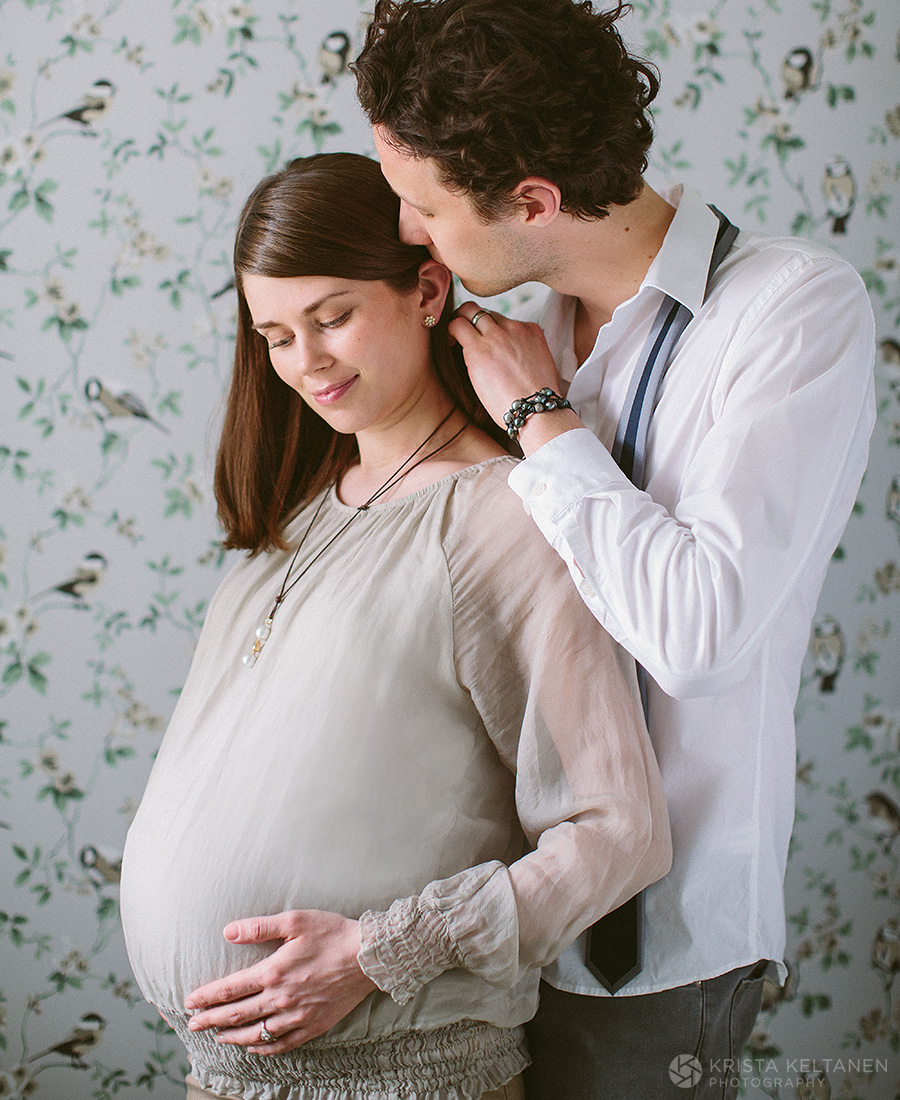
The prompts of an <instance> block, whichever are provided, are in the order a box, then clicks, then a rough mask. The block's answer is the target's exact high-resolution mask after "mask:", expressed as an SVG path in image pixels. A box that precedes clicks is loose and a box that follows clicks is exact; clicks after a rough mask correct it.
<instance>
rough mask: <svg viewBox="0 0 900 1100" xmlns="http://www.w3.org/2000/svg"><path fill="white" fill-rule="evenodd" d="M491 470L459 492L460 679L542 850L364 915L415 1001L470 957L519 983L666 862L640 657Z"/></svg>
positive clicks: (476, 965)
mask: <svg viewBox="0 0 900 1100" xmlns="http://www.w3.org/2000/svg"><path fill="white" fill-rule="evenodd" d="M507 472H508V470H507V467H506V465H505V464H493V466H489V467H487V468H485V469H484V470H483V471H482V472H481V473H480V474H479V476H478V477H477V478H475V479H473V480H472V481H471V482H470V483H469V484H468V485H467V490H468V491H466V492H457V493H456V494H455V495H454V496H453V497H452V498H451V501H450V504H449V506H448V511H447V514H446V517H445V536H444V550H445V554H446V558H447V563H448V569H449V574H450V583H451V586H452V591H453V603H454V651H455V662H456V670H457V676H458V679H459V683H460V684H461V686H462V687H463V688H464V689H465V690H466V691H468V692H469V694H470V695H471V698H472V700H473V702H474V704H475V706H476V707H477V709H478V711H479V713H480V715H481V718H482V721H483V722H484V726H485V729H486V730H487V733H488V735H489V737H490V738H491V740H492V741H493V743H494V745H495V746H496V748H497V751H498V753H499V754H500V757H501V758H502V760H503V761H504V763H505V764H506V765H507V766H508V767H509V768H510V770H511V771H513V772H514V773H515V776H516V787H515V790H516V808H517V811H518V816H519V820H520V822H521V825H522V829H523V832H524V834H525V837H526V839H527V842H528V845H529V847H530V850H529V851H528V852H527V853H526V854H525V855H524V856H523V857H522V858H521V859H519V860H517V861H516V862H515V863H513V864H512V865H511V866H509V867H507V866H505V865H504V864H502V863H500V862H497V861H492V862H488V863H483V864H480V865H478V866H475V867H471V868H468V869H467V870H465V871H462V872H460V873H459V874H457V875H453V876H451V877H450V878H446V879H442V880H440V881H436V882H432V883H430V884H429V885H428V886H427V887H426V888H425V889H424V890H423V891H422V893H421V894H420V895H418V896H415V897H410V898H403V899H399V900H398V901H395V902H394V903H393V905H391V907H390V908H389V909H388V910H387V911H385V912H380V913H373V912H367V913H364V914H363V916H362V918H361V921H360V924H361V933H362V949H361V951H360V955H359V961H360V964H361V965H362V968H363V970H364V971H365V972H366V974H368V975H369V977H370V978H371V979H372V980H373V981H374V982H375V983H376V984H377V985H378V986H379V988H381V989H382V990H384V991H385V992H387V993H389V994H390V995H391V996H392V997H393V998H394V1000H395V1001H398V1002H400V1003H403V1002H405V1001H407V1000H408V999H409V998H411V997H412V996H413V995H414V994H415V993H416V992H417V991H418V990H419V989H420V988H421V987H422V985H424V984H425V983H426V982H428V981H430V980H431V979H432V978H434V977H436V976H437V975H438V974H440V973H442V972H443V971H444V970H447V969H450V968H454V967H463V968H465V969H467V970H470V971H471V972H473V973H475V974H477V975H479V976H480V977H482V978H483V979H485V980H486V981H488V982H490V983H491V984H493V985H497V986H500V987H505V988H508V987H511V986H513V985H514V984H515V983H516V982H517V981H519V980H520V978H521V977H522V975H523V974H524V972H525V971H526V970H527V969H528V968H530V967H538V966H543V965H545V964H546V963H548V962H550V961H551V960H552V959H554V958H555V957H556V956H557V955H558V954H559V953H560V951H562V950H563V949H564V948H565V947H566V946H568V944H569V943H571V942H572V941H573V940H574V939H575V938H576V937H577V936H578V935H579V934H580V933H581V932H582V931H583V930H584V929H585V928H587V927H589V926H590V925H591V924H592V923H593V922H594V921H595V920H597V919H598V918H599V917H600V916H602V915H603V914H604V913H605V912H607V911H608V910H610V909H614V908H615V907H616V906H617V905H620V904H621V903H622V902H624V901H626V900H627V899H628V898H629V897H631V896H632V895H633V894H635V893H636V892H637V891H639V890H641V889H642V888H643V887H644V886H647V885H649V884H650V883H651V882H654V881H655V880H656V879H658V878H660V877H661V876H662V875H664V874H665V873H666V871H667V870H668V869H669V865H670V862H671V843H670V838H669V829H668V817H667V814H666V809H665V801H664V796H663V790H662V784H661V780H660V777H659V771H658V769H657V764H656V760H655V757H654V755H653V751H652V748H651V746H650V741H649V738H648V736H647V732H646V727H645V725H644V720H643V716H642V714H641V711H640V704H639V703H638V702H637V689H636V683H635V677H634V668H633V662H632V661H631V658H630V657H628V656H627V654H625V653H624V651H622V650H621V649H620V648H619V647H618V646H617V645H616V644H615V643H614V642H613V641H612V639H611V638H610V637H609V635H608V634H607V633H606V632H605V630H604V629H603V628H602V627H601V626H600V624H599V623H598V622H597V621H596V620H595V619H594V618H593V616H592V615H591V614H590V612H589V611H588V610H587V608H586V607H585V605H584V604H583V602H582V601H581V599H580V597H579V595H578V593H577V591H576V589H575V587H574V585H573V584H572V581H571V578H570V577H569V574H568V572H567V571H566V568H565V565H564V564H563V563H562V561H561V559H560V558H559V557H558V555H557V554H556V553H555V552H554V551H553V550H552V549H551V548H550V547H549V546H548V544H547V543H546V541H545V540H544V538H543V536H542V535H541V533H540V531H539V530H538V529H537V527H536V526H535V525H534V524H533V523H532V522H531V520H530V519H529V517H528V516H526V515H525V513H524V511H523V509H522V506H521V503H520V501H519V499H518V497H517V496H516V495H515V494H514V493H513V492H512V491H511V490H510V489H509V488H508V487H507V486H506V484H505V476H506V473H507Z"/></svg>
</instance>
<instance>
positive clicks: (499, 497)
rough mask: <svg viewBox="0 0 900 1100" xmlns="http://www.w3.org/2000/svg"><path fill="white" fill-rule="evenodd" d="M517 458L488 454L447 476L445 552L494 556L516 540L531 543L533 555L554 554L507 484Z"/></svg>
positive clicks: (465, 555) (461, 554) (506, 549)
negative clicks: (475, 463) (493, 456)
mask: <svg viewBox="0 0 900 1100" xmlns="http://www.w3.org/2000/svg"><path fill="white" fill-rule="evenodd" d="M518 461H519V460H518V459H516V458H513V457H512V456H511V455H502V456H498V457H496V458H490V459H487V460H486V461H484V462H480V463H478V464H477V465H474V466H469V467H468V468H466V469H465V470H460V471H459V473H458V474H456V475H455V477H454V478H453V479H452V481H453V485H452V489H451V492H450V493H449V494H448V497H447V507H446V511H445V519H444V549H445V552H446V553H447V554H448V556H449V555H452V556H456V557H463V558H468V557H470V556H476V557H485V558H490V557H500V556H503V555H504V554H506V553H507V552H508V551H509V550H510V549H511V548H514V547H522V546H528V547H534V548H535V552H536V553H537V554H538V555H543V554H544V553H547V554H550V555H554V556H555V552H554V551H553V550H552V548H551V547H550V545H549V544H548V543H547V542H546V540H545V539H544V536H543V535H542V534H541V532H540V531H539V529H538V527H537V525H536V524H535V522H534V520H533V519H532V518H531V516H530V515H529V514H528V513H527V512H526V511H525V507H524V505H523V503H522V500H521V498H520V497H519V496H518V494H517V493H515V492H514V490H513V489H511V488H510V486H509V482H508V479H509V475H510V473H511V472H512V470H513V469H514V468H515V467H516V465H517V464H518Z"/></svg>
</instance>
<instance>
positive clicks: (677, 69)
mask: <svg viewBox="0 0 900 1100" xmlns="http://www.w3.org/2000/svg"><path fill="white" fill-rule="evenodd" d="M369 7H370V5H369V4H368V3H367V2H366V0H333V2H331V3H329V4H327V5H325V4H320V3H315V2H314V0H277V2H272V3H265V4H264V3H262V2H261V0H248V2H246V3H236V2H232V0H163V2H162V3H158V4H149V3H140V2H139V0H94V2H92V3H82V2H80V0H0V391H2V394H3V403H2V408H3V432H2V435H0V486H2V493H3V500H4V503H5V507H4V509H3V513H2V515H0V1097H26V1096H38V1097H41V1096H43V1097H46V1098H47V1100H57V1098H60V1100H61V1098H62V1097H65V1098H66V1100H81V1098H85V1100H86V1098H88V1097H92V1098H97V1100H107V1098H109V1097H112V1096H119V1097H123V1098H125V1100H131V1098H137V1097H141V1096H145V1095H147V1094H149V1093H152V1094H153V1095H155V1096H157V1097H159V1098H160V1100H175V1098H179V1097H181V1096H183V1095H184V1088H183V1076H184V1073H185V1071H186V1068H187V1067H186V1064H185V1061H186V1060H185V1057H184V1054H183V1051H182V1049H181V1048H180V1046H179V1045H178V1044H177V1042H175V1040H174V1038H173V1037H172V1035H171V1033H170V1032H169V1031H168V1029H167V1027H166V1026H165V1024H164V1023H163V1022H162V1021H161V1020H160V1019H159V1018H158V1017H156V1016H155V1013H154V1012H153V1011H152V1010H151V1009H150V1008H149V1006H147V1005H146V1004H144V1003H143V1001H142V1000H141V997H140V994H139V991H138V990H137V988H136V986H135V984H134V981H133V979H132V978H131V975H130V971H129V968H128V963H127V959H126V956H125V952H124V945H123V942H122V936H121V931H120V926H119V916H118V891H117V886H118V874H119V864H120V860H121V854H122V847H123V843H124V837H125V831H126V829H127V826H128V823H129V821H130V819H131V816H132V815H133V813H134V810H135V808H136V805H137V802H138V800H139V799H140V795H141V791H142V789H143V786H144V783H145V782H146V778H147V775H148V773H149V769H150V766H151V764H152V761H153V757H154V754H155V752H156V750H157V748H158V746H159V741H160V738H161V736H162V732H163V730H164V727H165V724H166V721H167V718H168V715H169V714H170V713H171V710H172V707H173V705H174V701H175V698H176V696H177V693H178V690H179V688H180V685H181V684H182V683H183V679H184V675H185V672H186V669H187V666H188V663H189V661H190V657H191V652H192V649H193V646H194V643H195V641H196V637H197V634H198V631H199V628H200V625H201V623H202V621H203V616H204V613H205V609H206V606H207V602H208V600H209V598H210V596H211V594H212V592H213V590H214V589H215V586H216V584H217V582H218V580H219V578H220V576H221V572H222V569H223V567H224V565H225V555H224V554H223V553H222V551H221V550H220V548H219V546H218V543H217V537H218V530H217V527H216V523H215V516H214V506H213V502H212V498H211V488H210V486H211V461H212V454H213V452H214V445H215V438H216V432H217V425H218V418H219V417H220V415H221V395H222V390H223V386H224V384H225V381H226V379H227V376H228V370H229V366H230V357H231V351H232V339H233V328H234V312H235V301H234V294H233V290H232V289H231V287H230V252H231V245H232V235H233V231H234V224H235V220H236V216H237V213H238V211H239V208H240V205H241V203H242V202H243V199H244V197H245V196H246V194H247V193H248V192H249V190H250V189H251V187H252V186H253V185H254V184H255V183H256V181H257V180H258V179H259V177H260V176H261V175H263V174H264V173H266V172H270V171H272V170H275V169H277V168H278V167H279V166H280V165H281V164H282V163H283V162H284V161H285V160H286V159H288V158H290V157H293V156H297V155H306V154H309V153H313V152H316V151H319V150H337V149H352V150H356V151H359V152H364V153H371V152H372V142H371V138H370V135H369V131H368V128H367V126H366V125H365V122H364V120H363V118H362V117H361V115H360V112H359V110H358V108H357V106H356V102H355V97H354V89H353V80H352V76H350V75H349V74H348V73H347V72H346V64H347V61H348V60H349V59H350V58H351V57H352V56H353V53H354V52H355V50H356V49H357V48H358V46H359V44H360V42H361V39H362V35H363V33H364V28H365V25H366V15H365V11H366V9H367V8H369ZM623 29H624V32H625V36H626V38H627V39H628V40H629V42H630V43H631V44H632V45H633V47H634V48H635V49H637V50H638V52H641V53H643V54H644V55H645V56H646V57H648V58H650V59H651V60H653V61H654V62H655V63H656V64H657V65H658V67H659V68H660V71H661V75H662V81H663V90H662V93H661V95H660V97H659V101H658V104H657V106H656V109H655V118H656V124H657V139H656V143H655V145H654V149H653V156H652V163H651V169H650V179H651V182H652V183H654V185H657V186H665V185H667V184H669V183H673V182H681V181H683V182H685V183H686V184H688V185H690V186H694V187H697V188H698V189H700V190H702V191H703V193H704V195H705V197H706V198H707V199H708V200H709V201H715V202H716V203H717V204H718V205H719V206H720V207H721V208H722V209H723V210H725V211H726V212H727V213H728V214H729V216H731V217H732V219H733V220H735V221H736V222H738V223H739V224H741V225H742V226H746V227H748V228H754V227H758V228H761V229H763V230H765V231H768V232H773V233H790V232H793V233H801V234H803V235H806V236H811V237H814V238H816V239H819V240H822V241H824V242H827V243H828V244H830V245H831V246H832V247H834V248H835V249H836V250H837V251H839V252H840V253H841V254H842V255H844V256H845V257H847V258H848V259H849V260H850V261H851V262H852V263H853V264H854V265H855V266H856V267H857V269H858V270H859V271H860V273H861V275H862V276H863V278H864V279H865V281H866V285H867V287H868V289H869V291H870V294H871V298H872V302H873V306H874V309H875V314H876V321H877V326H878V359H877V363H876V367H875V369H876V385H877V397H878V424H877V427H876V430H875V436H874V438H873V443H872V451H871V461H870V468H869V472H868V473H867V475H866V479H865V482H864V484H863V488H862V491H861V493H860V498H859V502H858V506H857V508H856V510H855V513H854V515H853V517H852V518H851V520H850V524H849V525H848V528H847V532H846V534H845V536H844V539H843V540H842V544H841V547H840V548H839V550H838V552H837V553H836V554H835V560H834V562H833V564H832V568H831V570H830V573H829V576H828V579H827V582H826V587H825V590H824V592H823V595H822V599H821V601H820V606H819V609H818V611H817V613H816V620H815V624H814V629H813V632H812V637H811V642H810V649H809V653H808V657H807V661H806V663H805V665H804V669H803V675H802V681H801V688H800V697H799V701H798V708H797V714H798V733H799V751H798V785H797V789H798V811H797V823H796V829H795V834H794V838H793V843H792V851H791V859H790V866H789V871H788V880H787V887H786V894H787V908H788V914H789V946H788V962H789V965H790V971H791V977H790V980H789V982H788V985H787V986H786V988H785V989H784V990H777V989H775V988H774V987H771V988H768V989H767V993H766V1006H765V1010H764V1012H763V1014H762V1015H761V1017H760V1021H759V1024H758V1027H757V1031H756V1033H755V1035H754V1039H753V1043H752V1048H751V1050H750V1051H748V1052H747V1055H748V1057H749V1058H750V1059H751V1061H752V1065H753V1067H754V1069H753V1072H752V1073H751V1072H748V1073H744V1072H743V1070H745V1069H746V1068H747V1067H746V1065H744V1064H742V1066H741V1067H738V1068H739V1070H740V1071H741V1075H742V1076H743V1077H744V1078H745V1080H744V1081H743V1089H744V1093H745V1095H750V1096H755V1097H759V1096H770V1097H782V1098H784V1097H794V1096H797V1097H801V1098H802V1097H806V1096H809V1097H813V1096H828V1095H832V1096H835V1097H838V1096H840V1097H842V1098H844V1100H855V1098H860V1100H861V1098H869V1097H872V1098H876V1097H877V1098H880V1097H884V1098H895V1097H896V1096H897V1095H898V1092H900V977H898V975H900V905H898V903H900V865H898V860H900V842H898V834H900V675H898V673H900V668H898V664H900V662H898V601H900V331H898V328H900V228H898V222H897V200H898V195H900V80H898V76H900V11H898V9H897V6H896V0H790V2H788V0H731V2H730V3H726V2H725V0H717V2H715V3H711V2H709V0H706V2H705V3H704V0H700V2H699V3H696V2H694V0H691V2H690V3H689V2H688V0H634V2H633V11H632V14H631V15H629V16H628V17H627V18H626V19H625V21H624V23H623ZM334 32H339V34H338V35H336V37H334V38H331V39H329V36H330V35H332V34H333V33H334ZM341 35H343V36H346V40H347V41H349V43H350V47H349V49H348V50H347V51H346V54H345V52H344V51H342V49H341V48H340V44H341V42H342V41H344V39H343V38H342V37H341ZM326 39H328V41H327V42H326ZM335 43H337V47H335ZM528 296H529V292H528V291H521V292H518V293H514V294H512V295H509V296H506V297H505V298H504V299H503V301H502V302H501V303H500V304H501V307H503V308H518V307H519V306H521V305H522V304H524V302H525V301H526V299H527V298H528ZM85 1017H90V1021H91V1026H92V1027H93V1029H94V1032H95V1037H96V1041H92V1042H91V1043H89V1044H87V1045H85V1044H82V1049H79V1050H77V1051H75V1052H74V1053H73V1052H72V1049H71V1048H70V1047H67V1046H66V1045H65V1044H66V1040H67V1038H68V1037H69V1036H70V1035H71V1033H72V1032H73V1030H74V1029H75V1028H76V1027H77V1026H79V1024H80V1022H81V1021H82V1019H83V1018H85ZM792 1060H793V1065H792ZM764 1063H768V1066H767V1068H768V1070H769V1072H768V1074H766V1073H761V1072H758V1071H759V1070H760V1069H762V1068H763V1065H764ZM773 1067H774V1068H773Z"/></svg>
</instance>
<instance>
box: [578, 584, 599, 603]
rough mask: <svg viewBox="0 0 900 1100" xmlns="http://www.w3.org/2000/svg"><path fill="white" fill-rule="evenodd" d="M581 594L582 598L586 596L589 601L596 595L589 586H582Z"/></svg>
mask: <svg viewBox="0 0 900 1100" xmlns="http://www.w3.org/2000/svg"><path fill="white" fill-rule="evenodd" d="M581 594H582V596H587V598H588V599H589V600H593V599H594V598H595V597H596V595H597V593H596V592H595V591H594V590H593V588H592V587H591V586H590V585H589V584H583V585H582V586H581Z"/></svg>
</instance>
